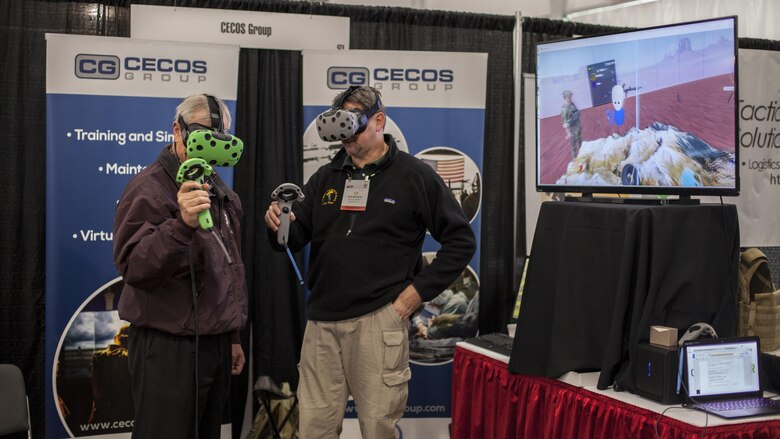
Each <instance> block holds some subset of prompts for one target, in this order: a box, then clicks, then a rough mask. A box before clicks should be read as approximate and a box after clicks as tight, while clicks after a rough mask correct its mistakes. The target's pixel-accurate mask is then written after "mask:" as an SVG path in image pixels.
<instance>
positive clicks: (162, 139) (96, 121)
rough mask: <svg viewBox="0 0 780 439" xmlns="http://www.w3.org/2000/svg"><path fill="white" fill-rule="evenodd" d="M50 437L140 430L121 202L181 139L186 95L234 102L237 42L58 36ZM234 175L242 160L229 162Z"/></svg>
mask: <svg viewBox="0 0 780 439" xmlns="http://www.w3.org/2000/svg"><path fill="white" fill-rule="evenodd" d="M46 41H47V60H46V385H47V386H46V387H47V390H46V437H47V438H61V437H81V436H104V437H108V436H110V437H116V438H120V437H128V438H129V437H130V433H129V432H130V430H131V429H132V425H133V406H132V395H131V393H130V382H129V376H128V371H127V370H128V369H127V349H126V339H127V337H126V325H127V324H126V322H123V321H121V320H120V319H119V316H118V313H117V311H116V305H117V303H118V302H119V296H120V294H121V291H122V280H121V278H120V277H119V275H118V274H117V271H116V269H115V268H114V264H113V245H112V243H113V223H114V210H115V208H116V203H117V201H118V200H119V197H120V195H121V194H122V191H123V190H124V187H125V186H126V185H127V183H128V182H129V181H130V179H131V178H132V177H133V176H134V175H136V174H138V172H140V171H141V170H142V169H144V168H145V167H146V166H147V165H149V164H151V163H152V162H153V161H154V160H155V159H156V158H157V155H158V154H159V153H160V151H161V150H162V148H163V147H164V146H165V145H166V144H169V143H172V142H173V130H172V126H173V118H174V114H175V110H176V106H177V105H178V104H179V102H180V101H181V100H182V98H184V97H186V96H189V95H193V94H199V93H209V94H214V95H216V96H219V97H221V98H222V99H224V100H225V103H226V104H227V106H228V108H230V110H231V113H232V112H233V111H234V110H235V101H236V90H237V80H238V47H237V46H219V45H206V44H199V45H194V44H185V43H171V42H160V41H145V40H132V39H128V38H108V37H91V36H75V35H55V34H48V35H47V36H46ZM218 172H219V173H220V175H221V176H222V177H223V178H224V179H225V180H226V181H227V182H228V183H230V182H232V177H233V175H232V169H228V168H218Z"/></svg>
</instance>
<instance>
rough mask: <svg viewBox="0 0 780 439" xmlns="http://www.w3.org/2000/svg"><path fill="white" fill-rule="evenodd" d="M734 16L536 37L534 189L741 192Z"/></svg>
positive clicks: (733, 193) (731, 193)
mask: <svg viewBox="0 0 780 439" xmlns="http://www.w3.org/2000/svg"><path fill="white" fill-rule="evenodd" d="M735 35H736V18H735V17H728V18H722V19H716V20H708V21H702V22H696V23H685V24H679V25H671V26H663V27H657V28H652V29H644V30H638V31H631V32H623V33H616V34H610V35H603V36H597V37H587V38H580V39H572V40H566V41H558V42H552V43H545V44H539V45H538V46H537V73H536V85H537V102H536V110H537V115H536V116H537V119H536V123H537V163H536V167H537V180H536V182H537V189H538V190H541V191H552V192H556V191H571V192H613V193H614V192H618V193H620V192H625V193H632V192H633V193H657V194H712V195H717V194H720V195H737V193H738V189H739V188H738V175H737V172H738V171H737V167H736V162H737V159H738V158H737V150H736V144H737V134H738V133H737V118H736V111H737V104H738V102H737V99H738V98H737V95H736V92H737V74H736V46H735Z"/></svg>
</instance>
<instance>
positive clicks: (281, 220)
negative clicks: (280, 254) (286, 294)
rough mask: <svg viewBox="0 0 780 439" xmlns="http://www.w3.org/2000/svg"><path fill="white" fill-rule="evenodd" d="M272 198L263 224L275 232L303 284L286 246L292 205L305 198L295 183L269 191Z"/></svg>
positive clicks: (293, 219)
mask: <svg viewBox="0 0 780 439" xmlns="http://www.w3.org/2000/svg"><path fill="white" fill-rule="evenodd" d="M271 198H272V199H273V200H274V201H273V202H272V203H271V205H270V206H268V211H267V212H266V214H265V224H266V225H267V226H268V228H269V229H271V230H272V231H274V232H276V242H277V243H279V245H281V246H283V247H284V249H285V250H286V251H287V256H288V257H289V258H290V262H291V263H292V266H293V268H294V269H295V274H296V275H297V276H298V282H299V283H300V284H301V285H303V276H301V271H300V270H299V269H298V264H296V263H295V259H294V258H293V256H292V253H291V252H290V248H289V247H288V246H287V242H288V240H289V236H290V221H295V214H293V213H292V205H293V203H295V202H296V201H303V199H304V198H305V197H304V195H303V191H301V188H299V187H298V186H297V185H295V184H292V183H283V184H281V185H279V187H277V188H276V189H274V191H273V192H272V193H271Z"/></svg>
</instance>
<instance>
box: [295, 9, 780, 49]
mask: <svg viewBox="0 0 780 439" xmlns="http://www.w3.org/2000/svg"><path fill="white" fill-rule="evenodd" d="M302 1H305V0H302ZM325 1H326V2H329V3H338V4H351V5H366V6H395V7H406V8H415V9H434V10H445V11H462V12H474V13H483V14H499V15H515V14H516V13H517V12H519V13H520V14H521V15H522V16H524V17H540V18H557V19H561V18H563V19H567V20H571V21H577V22H584V23H594V24H603V25H610V26H621V27H634V28H640V27H648V26H658V25H663V24H670V23H680V22H684V21H693V20H701V19H707V18H715V17H722V16H726V15H736V16H738V17H739V25H738V30H739V36H740V37H750V38H764V39H770V40H780V26H776V24H775V22H776V21H777V20H778V19H780V0H479V1H475V0H384V1H383V2H382V3H381V4H379V3H377V2H369V1H367V0H325Z"/></svg>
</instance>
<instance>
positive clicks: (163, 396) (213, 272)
mask: <svg viewBox="0 0 780 439" xmlns="http://www.w3.org/2000/svg"><path fill="white" fill-rule="evenodd" d="M229 127H230V113H229V112H228V109H227V107H226V106H225V104H224V103H223V102H222V101H220V100H219V99H217V98H215V97H213V96H209V95H195V96H190V97H187V98H186V99H184V100H183V101H182V102H181V103H180V104H179V106H178V107H177V108H176V116H175V118H174V122H173V134H174V143H173V144H172V145H167V146H165V147H164V148H163V149H162V151H161V153H160V155H159V156H158V158H157V160H156V161H155V162H154V163H152V164H151V165H149V166H148V167H147V168H145V169H144V170H143V171H142V172H140V173H139V174H138V175H137V176H136V177H135V178H133V179H132V180H131V181H130V183H129V184H128V185H127V187H126V188H125V191H124V193H123V194H122V197H121V199H120V200H119V203H118V205H117V210H116V217H115V220H114V263H115V265H116V267H117V269H118V270H119V273H120V274H121V275H122V277H123V279H124V289H123V290H122V296H121V298H120V301H119V316H120V317H121V318H122V319H123V320H126V321H128V322H130V324H131V325H130V329H129V339H128V353H129V367H130V375H131V380H132V390H133V400H134V405H135V421H134V426H133V437H134V438H163V437H164V438H182V439H189V438H193V437H196V434H195V428H196V426H197V431H198V436H199V437H200V438H201V439H204V438H218V437H219V436H220V428H221V424H222V420H223V413H227V412H228V408H229V397H230V381H231V380H230V375H231V374H233V375H237V374H239V373H241V370H242V369H243V366H244V361H245V360H244V353H243V350H242V348H241V344H240V340H239V331H240V330H241V329H242V328H243V327H244V324H245V323H246V316H247V288H246V276H245V272H244V265H243V263H242V262H241V255H240V236H241V230H240V219H241V217H242V215H243V209H242V206H241V202H240V200H239V198H238V196H237V195H236V194H235V192H233V191H232V190H231V189H230V188H228V187H227V186H226V185H225V184H224V182H223V181H222V180H221V179H220V178H219V176H218V175H217V173H216V172H213V169H212V168H211V166H232V165H234V164H235V162H237V161H238V158H239V157H240V153H241V151H240V149H241V148H243V144H241V145H240V148H239V145H238V143H239V142H240V140H238V139H236V138H234V137H232V136H230V135H229V134H225V133H224V131H225V130H226V129H227V128H229ZM234 141H235V142H234ZM212 142H213V149H208V148H205V147H206V146H210V145H209V144H211V143H212ZM217 146H218V148H217ZM231 148H233V149H232V150H231ZM217 150H219V151H217ZM225 151H230V154H228V155H225ZM193 159H197V160H195V161H196V162H197V163H196V164H195V165H189V166H188V165H187V164H188V163H191V161H193ZM206 171H207V172H206ZM177 179H178V181H177ZM182 181H183V182H182ZM179 182H182V183H181V184H180V183H179ZM204 213H208V214H209V215H208V221H206V220H205V219H204ZM196 405H197V413H196Z"/></svg>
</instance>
